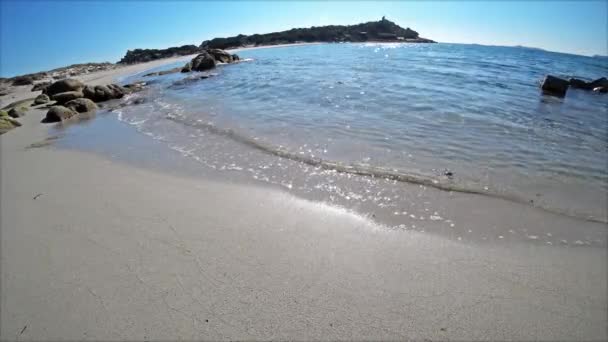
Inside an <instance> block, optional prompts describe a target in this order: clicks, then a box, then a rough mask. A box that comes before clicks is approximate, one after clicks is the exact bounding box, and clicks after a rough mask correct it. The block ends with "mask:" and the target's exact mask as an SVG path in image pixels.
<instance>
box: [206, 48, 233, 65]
mask: <svg viewBox="0 0 608 342" xmlns="http://www.w3.org/2000/svg"><path fill="white" fill-rule="evenodd" d="M207 52H208V53H209V54H210V55H211V56H213V58H214V59H215V60H216V61H217V62H222V63H232V61H233V58H232V55H231V54H229V53H228V52H226V51H224V50H220V49H209V50H207Z"/></svg>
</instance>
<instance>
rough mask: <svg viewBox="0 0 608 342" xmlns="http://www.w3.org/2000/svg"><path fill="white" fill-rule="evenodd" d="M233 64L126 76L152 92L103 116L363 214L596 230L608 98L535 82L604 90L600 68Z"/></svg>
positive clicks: (527, 63) (589, 61) (392, 58)
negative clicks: (423, 207)
mask: <svg viewBox="0 0 608 342" xmlns="http://www.w3.org/2000/svg"><path fill="white" fill-rule="evenodd" d="M238 54H239V56H240V57H241V59H243V61H242V62H240V63H236V64H230V65H219V66H218V67H217V68H215V69H214V70H212V71H210V72H209V73H208V74H209V75H210V76H211V77H209V78H205V79H198V80H190V79H188V78H191V77H192V76H193V75H199V73H188V74H182V73H177V74H170V75H164V76H156V77H143V75H144V74H145V73H147V72H149V71H150V70H148V71H146V72H144V73H140V74H137V75H132V76H129V77H127V78H125V79H123V80H122V82H123V83H129V82H133V81H139V80H147V81H149V82H150V86H149V89H148V90H147V91H145V92H142V93H139V94H134V95H130V98H128V99H126V101H130V100H133V99H134V98H136V97H142V98H144V99H145V102H143V103H142V104H138V105H133V106H127V107H124V108H120V109H117V110H114V111H113V113H115V114H116V117H118V118H119V120H120V121H122V122H125V123H128V124H131V125H133V126H135V127H136V129H137V130H138V131H139V132H141V133H143V134H145V135H147V136H150V137H151V138H153V139H156V140H158V141H161V142H163V143H164V144H166V145H167V146H169V147H171V148H172V149H174V150H177V151H179V152H180V153H181V154H182V155H183V156H184V157H185V158H191V159H193V160H195V161H197V162H198V163H200V166H201V169H212V170H215V171H219V172H226V174H239V175H240V176H241V177H245V178H250V179H252V180H255V181H258V182H265V183H272V184H275V185H278V186H281V187H284V188H286V189H288V190H294V191H296V190H297V191H298V192H301V193H314V194H315V195H314V196H315V197H316V198H321V199H323V200H327V201H342V202H343V203H351V204H352V205H351V207H353V208H365V210H366V211H368V212H374V210H375V209H374V208H375V207H377V208H389V210H390V208H391V207H393V206H394V207H395V208H397V207H399V205H398V204H396V203H398V202H399V200H400V196H402V193H401V192H400V191H399V188H398V186H399V185H398V184H399V183H409V184H414V185H420V186H423V187H431V188H433V187H434V188H438V189H440V190H445V191H453V192H461V193H473V194H476V196H489V197H497V198H502V199H505V200H507V201H513V202H518V203H522V204H528V205H531V206H535V207H540V208H542V209H545V210H548V211H552V212H555V213H558V214H563V215H567V216H571V217H576V218H581V219H589V220H593V221H599V222H605V221H606V193H607V191H608V185H607V184H608V183H607V174H606V172H607V166H608V165H607V163H608V159H607V158H608V157H607V155H608V95H604V94H597V93H593V92H591V91H584V90H578V89H570V90H569V91H568V94H567V96H566V97H565V98H563V99H560V98H555V97H551V96H546V95H543V94H541V92H540V90H539V82H540V81H541V80H542V79H543V77H544V76H545V75H547V74H552V75H556V76H560V77H564V78H568V77H580V78H585V79H594V78H599V77H602V76H608V62H607V60H606V59H605V58H601V57H587V56H578V55H570V54H561V53H554V52H547V51H543V50H539V49H531V48H523V47H494V46H480V45H463V44H388V43H382V44H381V43H361V44H319V45H306V46H292V47H278V48H272V49H258V50H245V51H240V52H238ZM179 64H180V65H181V64H183V63H179ZM174 66H177V64H175V65H167V66H164V67H161V68H156V70H164V69H169V68H172V67H174ZM341 179H348V181H346V182H345V181H341ZM403 197H405V196H404V195H403ZM363 204H365V205H363ZM362 210H363V209H362ZM398 213H399V214H401V213H402V211H401V209H399V211H398ZM404 215H407V216H409V215H411V213H407V212H406V214H404ZM427 216H429V218H430V217H431V216H435V217H440V216H439V215H433V213H429V214H428V215H427Z"/></svg>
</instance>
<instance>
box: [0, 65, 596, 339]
mask: <svg viewBox="0 0 608 342" xmlns="http://www.w3.org/2000/svg"><path fill="white" fill-rule="evenodd" d="M190 58H192V56H183V57H179V58H173V59H166V60H159V61H154V62H150V63H144V64H137V65H132V66H127V67H123V68H119V69H115V70H110V71H104V72H99V73H93V74H88V75H85V76H81V77H77V78H79V79H81V80H82V81H84V82H85V83H87V84H107V83H111V82H113V81H114V80H115V79H116V78H117V77H121V76H125V75H129V74H133V73H136V72H141V71H144V70H147V69H150V68H153V67H157V66H161V65H163V64H169V63H171V62H174V61H178V60H184V61H185V60H188V59H190ZM21 88H22V89H20V90H19V91H17V92H15V93H13V94H12V96H14V97H13V98H10V99H8V100H4V101H3V102H2V105H6V104H7V103H8V102H13V101H17V100H20V99H24V98H29V97H34V96H35V95H37V94H38V92H36V93H32V92H30V91H29V89H30V88H31V86H28V87H21ZM8 97H10V96H8ZM5 101H6V102H5ZM44 115H45V112H44V111H43V110H38V109H32V110H30V111H28V113H27V115H26V116H25V117H23V118H20V119H19V120H20V121H21V122H22V124H23V126H22V127H19V128H17V129H13V130H12V131H10V132H8V133H6V134H4V135H2V136H0V152H1V155H0V161H1V165H2V167H1V169H0V170H1V178H0V181H1V182H0V185H1V197H0V198H1V208H0V209H1V211H0V214H1V215H0V217H1V221H0V223H1V231H0V233H1V235H0V240H1V251H0V260H1V261H0V263H1V275H0V278H1V283H0V295H1V297H0V339H1V340H177V339H183V340H201V339H203V340H286V339H290V340H407V339H415V340H423V339H429V340H545V341H546V340H598V341H599V340H606V339H608V330H607V329H608V323H607V322H608V310H607V307H608V299H607V291H608V284H607V282H608V278H607V276H608V273H607V270H606V260H607V257H608V254H607V250H606V248H600V247H577V246H548V245H547V246H543V245H535V244H524V243H515V242H514V243H509V244H502V245H496V244H476V243H461V242H459V241H457V240H454V239H449V238H447V237H442V236H437V235H432V234H424V233H420V232H417V231H393V230H390V229H387V227H385V226H383V225H381V224H378V223H377V222H375V221H373V220H371V219H370V218H368V217H363V216H361V215H358V214H357V213H356V212H352V211H349V210H345V209H343V208H340V207H336V206H331V205H328V204H324V203H319V202H315V201H309V200H305V199H302V198H298V197H295V196H293V195H292V194H289V193H287V192H283V191H281V190H277V189H273V188H269V187H259V186H254V185H242V184H234V183H229V182H221V181H219V182H218V181H216V180H209V179H205V178H202V177H186V176H178V175H175V174H169V173H164V172H161V171H159V170H153V169H145V168H141V167H137V166H134V165H130V164H125V163H121V162H120V161H117V160H113V159H111V158H107V157H104V156H101V155H97V154H92V153H84V152H78V151H72V150H65V149H60V148H56V147H54V146H53V143H52V142H53V139H54V137H52V136H50V135H49V134H50V133H49V131H48V127H49V126H47V125H42V124H40V120H41V119H42V118H43V117H44ZM34 143H38V144H37V145H35V146H34V147H32V144H34ZM47 143H48V144H47ZM461 203H462V202H461ZM460 216H461V217H466V213H465V209H464V208H461V209H460ZM463 219H464V218H463ZM470 222H471V225H473V226H474V225H476V224H480V223H479V222H478V221H475V220H474V219H473V218H471V221H470Z"/></svg>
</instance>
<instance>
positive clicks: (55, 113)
mask: <svg viewBox="0 0 608 342" xmlns="http://www.w3.org/2000/svg"><path fill="white" fill-rule="evenodd" d="M77 114H78V112H76V111H74V110H72V109H71V108H67V107H64V106H53V107H51V109H49V111H48V112H47V113H46V117H45V118H44V119H43V120H42V122H44V123H50V122H59V121H64V120H67V119H70V118H72V117H73V116H75V115H77Z"/></svg>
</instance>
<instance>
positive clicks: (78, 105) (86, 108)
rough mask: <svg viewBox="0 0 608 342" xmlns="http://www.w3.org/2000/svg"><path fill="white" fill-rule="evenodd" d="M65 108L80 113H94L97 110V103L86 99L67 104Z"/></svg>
mask: <svg viewBox="0 0 608 342" xmlns="http://www.w3.org/2000/svg"><path fill="white" fill-rule="evenodd" d="M65 107H66V108H69V109H71V110H73V111H75V112H78V113H87V112H92V111H94V110H96V109H97V105H96V104H95V102H93V101H91V100H89V99H85V98H79V99H75V100H72V101H69V102H68V103H66V104H65Z"/></svg>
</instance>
